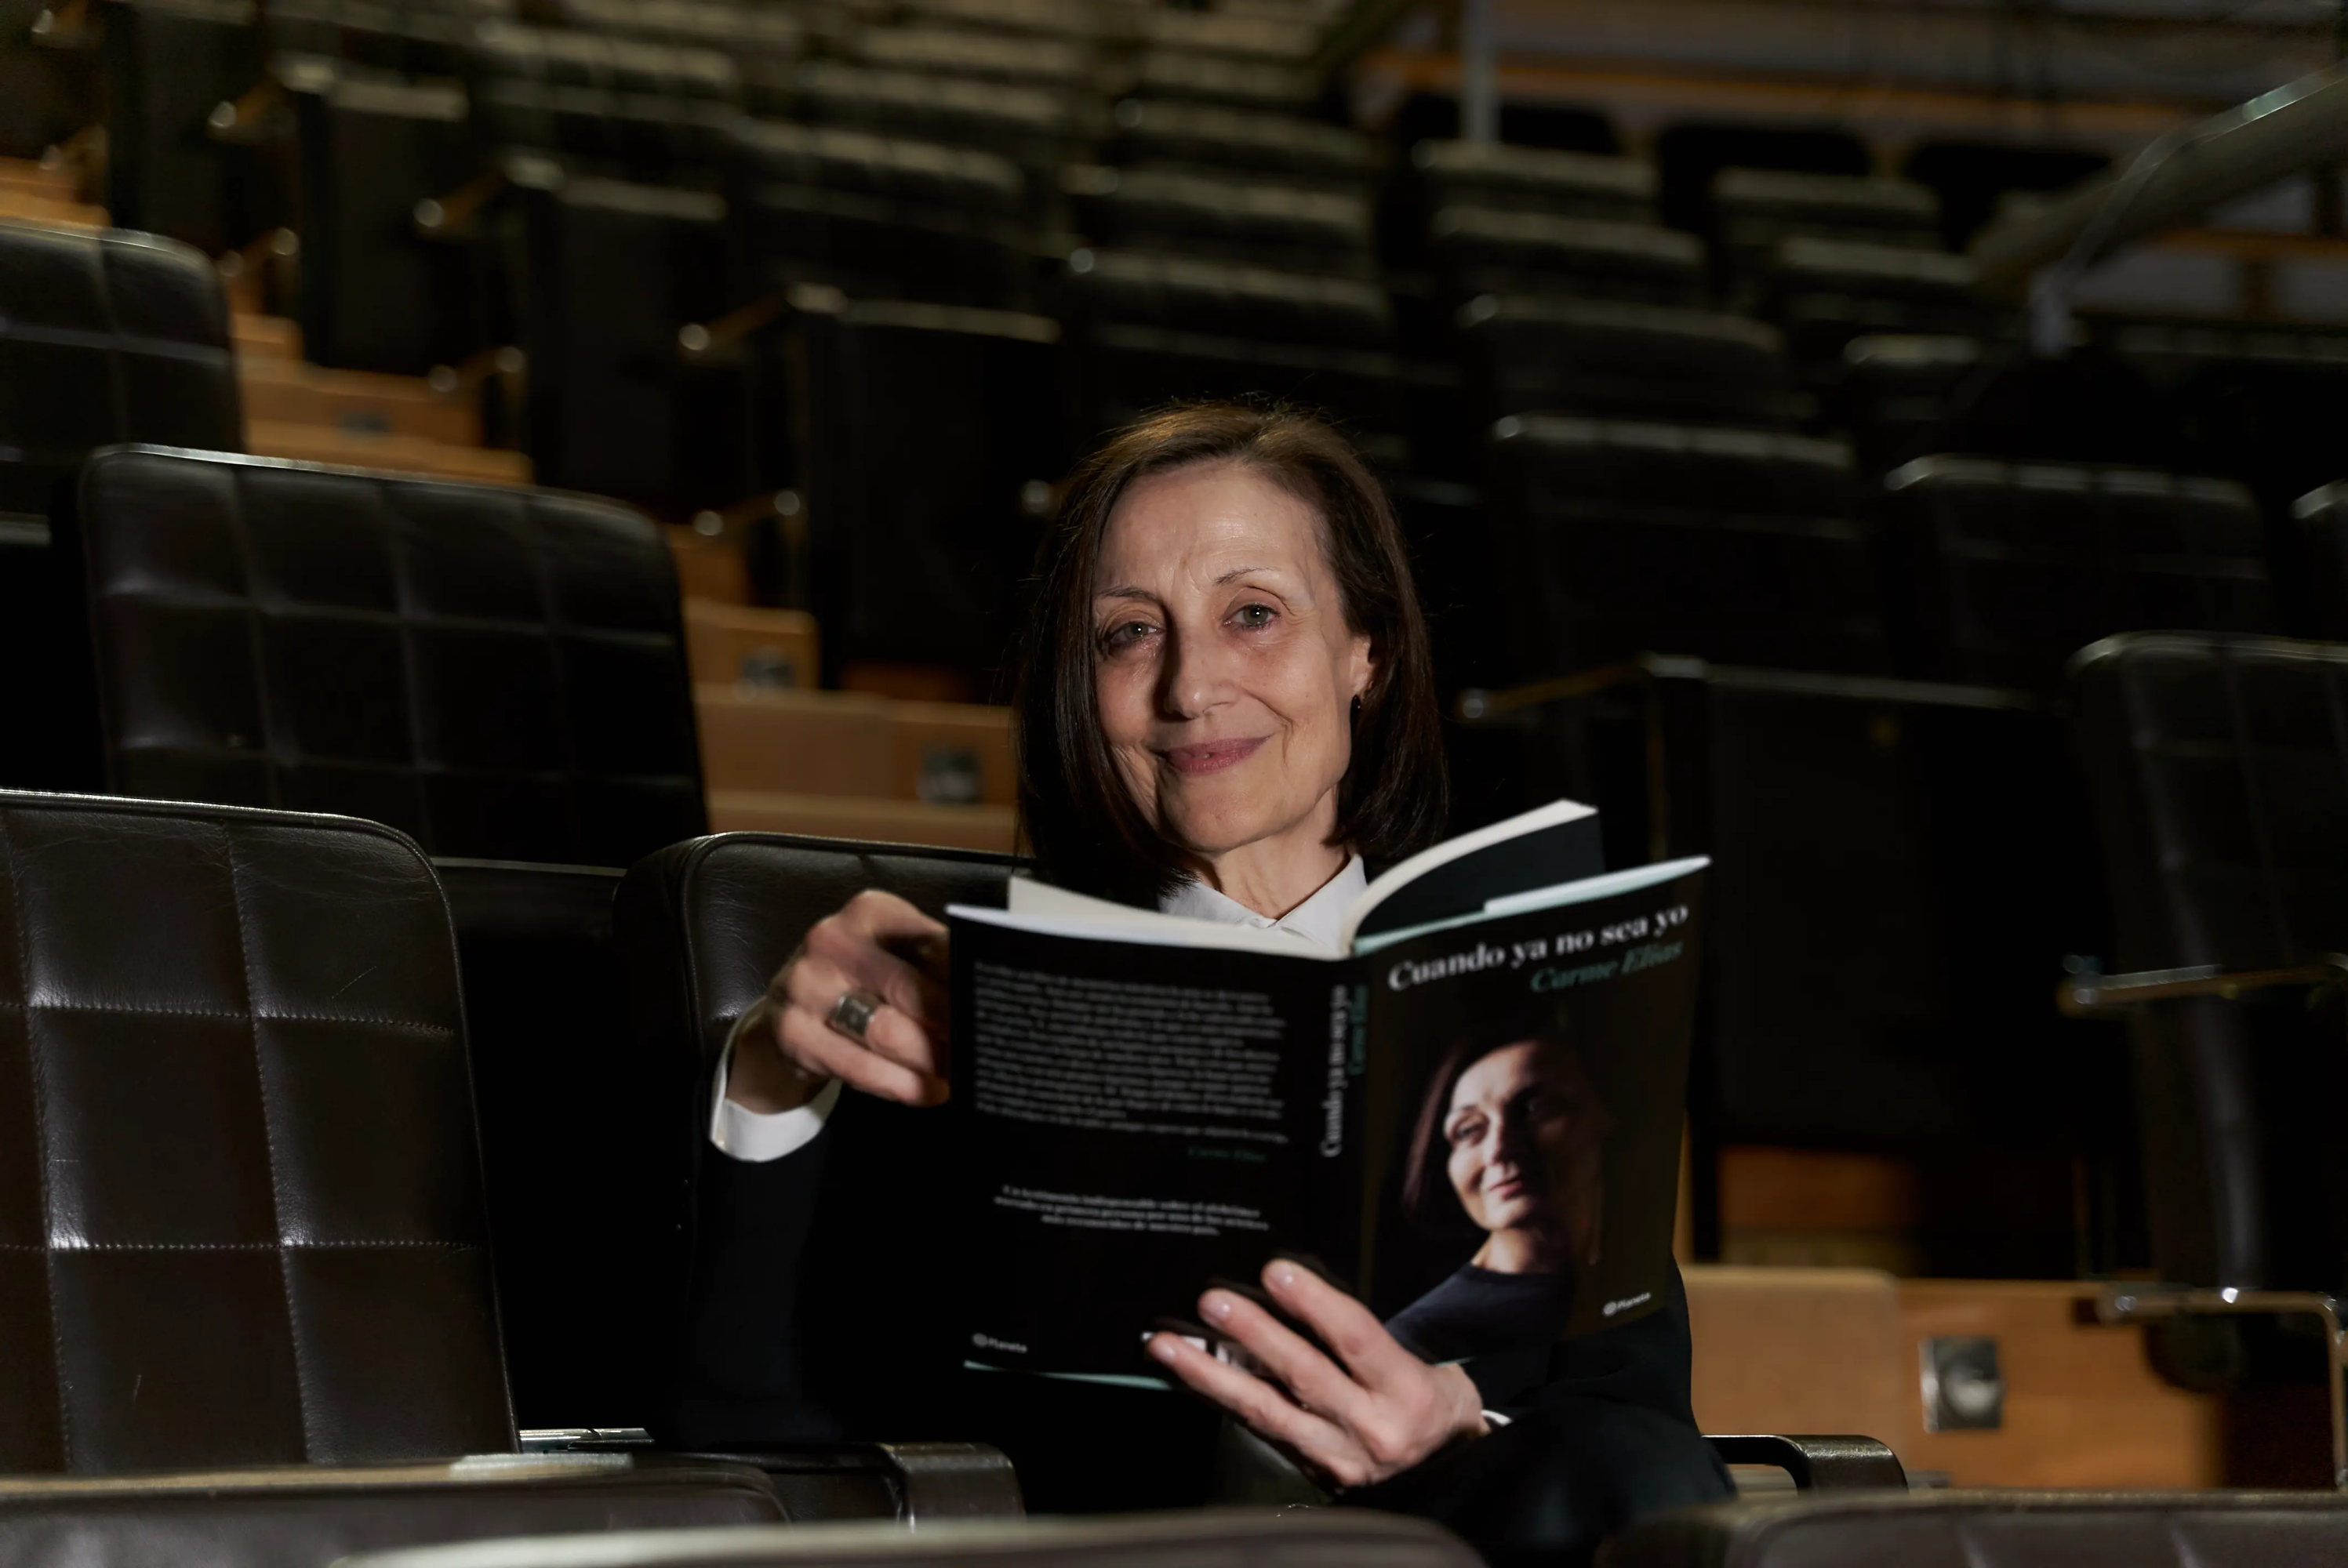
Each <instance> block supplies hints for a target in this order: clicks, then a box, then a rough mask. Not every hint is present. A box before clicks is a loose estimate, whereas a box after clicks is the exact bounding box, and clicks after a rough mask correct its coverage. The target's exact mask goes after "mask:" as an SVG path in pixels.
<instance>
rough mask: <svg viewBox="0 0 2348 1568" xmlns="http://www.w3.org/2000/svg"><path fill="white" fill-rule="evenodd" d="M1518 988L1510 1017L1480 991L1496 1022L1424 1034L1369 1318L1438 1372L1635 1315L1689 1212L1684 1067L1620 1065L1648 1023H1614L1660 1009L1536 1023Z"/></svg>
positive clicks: (1574, 1009)
mask: <svg viewBox="0 0 2348 1568" xmlns="http://www.w3.org/2000/svg"><path fill="white" fill-rule="evenodd" d="M1513 979H1514V980H1515V984H1514V985H1512V986H1509V987H1508V988H1507V989H1508V990H1509V991H1514V992H1515V993H1516V995H1515V997H1514V998H1512V1000H1514V1001H1515V1002H1516V1006H1515V1007H1514V1008H1510V1007H1508V1006H1505V1005H1494V1004H1495V1003H1498V1002H1500V1000H1501V998H1500V997H1497V996H1494V995H1493V991H1494V990H1495V989H1499V988H1496V987H1488V986H1477V987H1475V988H1474V989H1477V990H1479V991H1482V992H1483V995H1482V996H1480V997H1478V998H1476V1001H1477V1002H1479V1003H1482V1004H1483V1005H1482V1006H1480V1007H1478V1006H1474V1005H1468V1006H1463V1007H1461V1008H1460V1009H1459V1011H1458V1013H1456V1014H1454V1015H1453V1017H1454V1018H1455V1020H1457V1022H1456V1023H1455V1025H1454V1027H1453V1028H1451V1029H1449V1030H1443V1029H1441V1028H1440V1026H1438V1027H1437V1030H1435V1031H1433V1033H1432V1036H1431V1037H1430V1034H1429V1033H1428V1032H1426V1031H1425V1030H1422V1031H1420V1032H1419V1038H1418V1040H1416V1050H1413V1051H1412V1053H1411V1054H1412V1055H1413V1056H1414V1057H1415V1058H1417V1059H1418V1060H1417V1061H1416V1063H1415V1064H1414V1065H1416V1067H1417V1069H1418V1070H1417V1071H1416V1072H1414V1073H1409V1074H1406V1075H1405V1083H1406V1085H1407V1086H1408V1087H1407V1088H1406V1094H1407V1095H1408V1096H1409V1098H1408V1099H1407V1100H1406V1102H1405V1103H1406V1107H1407V1115H1406V1119H1397V1122H1396V1124H1395V1131H1396V1132H1397V1133H1398V1137H1397V1138H1396V1140H1395V1146H1394V1147H1393V1149H1392V1152H1391V1153H1390V1155H1389V1159H1388V1163H1387V1175H1386V1180H1385V1182H1384V1183H1383V1185H1384V1187H1385V1203H1384V1204H1381V1210H1382V1214H1381V1223H1380V1224H1379V1225H1378V1232H1379V1235H1378V1238H1377V1241H1376V1244H1375V1260H1376V1261H1375V1269H1374V1271H1373V1272H1374V1278H1375V1287H1374V1292H1373V1294H1374V1297H1375V1299H1374V1301H1373V1306H1374V1307H1375V1309H1376V1310H1377V1311H1378V1312H1379V1314H1380V1316H1381V1317H1383V1318H1384V1319H1385V1324H1386V1327H1387V1328H1388V1329H1389V1330H1390V1331H1391V1332H1392V1333H1393V1334H1394V1336H1395V1338H1396V1339H1398V1340H1399V1341H1401V1342H1402V1344H1404V1345H1405V1346H1406V1347H1407V1348H1410V1349H1411V1350H1412V1351H1414V1352H1415V1353H1416V1354H1417V1355H1418V1356H1420V1357H1422V1358H1425V1359H1426V1360H1429V1361H1455V1360H1462V1359H1466V1358H1472V1357H1477V1356H1484V1355H1489V1354H1492V1353H1494V1352H1496V1351H1502V1350H1509V1349H1515V1348H1522V1347H1526V1346H1529V1345H1539V1344H1544V1343H1547V1342H1550V1341H1552V1340H1555V1339H1558V1338H1560V1337H1563V1336H1565V1335H1567V1334H1569V1333H1578V1332H1586V1331H1587V1330H1589V1329H1591V1328H1593V1327H1601V1326H1603V1325H1605V1324H1607V1323H1609V1322H1612V1321H1615V1320H1617V1318H1618V1316H1621V1315H1626V1314H1627V1315H1631V1316H1635V1315H1636V1314H1637V1312H1638V1311H1639V1310H1640V1309H1643V1308H1645V1307H1648V1306H1649V1305H1650V1304H1651V1303H1652V1301H1653V1300H1654V1299H1656V1298H1657V1295H1658V1293H1659V1291H1660V1287H1661V1286H1662V1283H1663V1268H1664V1266H1665V1265H1666V1261H1667V1252H1661V1253H1659V1251H1658V1248H1657V1247H1656V1245H1654V1244H1655V1239H1656V1238H1657V1237H1658V1236H1662V1237H1665V1238H1667V1237H1668V1235H1669V1226H1670V1219H1669V1207H1670V1204H1672V1203H1673V1200H1674V1198H1675V1195H1676V1194H1675V1185H1676V1181H1675V1179H1676V1176H1677V1170H1676V1168H1675V1165H1676V1161H1675V1155H1676V1153H1677V1146H1678V1130H1677V1126H1676V1122H1677V1118H1678V1115H1679V1110H1680V1091H1681V1084H1682V1082H1683V1078H1682V1071H1683V1064H1682V1061H1680V1060H1676V1059H1675V1057H1674V1053H1671V1052H1667V1051H1660V1050H1659V1051H1655V1052H1653V1053H1649V1052H1646V1051H1643V1050H1638V1049H1636V1046H1635V1044H1633V1045H1632V1049H1629V1050H1623V1049H1622V1043H1627V1042H1625V1040H1624V1037H1625V1035H1626V1034H1627V1035H1628V1036H1629V1040H1630V1041H1637V1040H1639V1039H1640V1037H1641V1036H1642V1035H1643V1034H1644V1033H1645V1032H1646V1031H1645V1030H1643V1029H1642V1028H1640V1027H1639V1025H1640V1024H1643V1023H1645V1022H1647V1021H1648V1020H1638V1021H1637V1022H1636V1023H1633V1022H1632V1020H1631V1019H1629V1018H1624V1017H1621V1016H1616V1017H1612V1018H1609V1017H1606V1016H1604V1015H1607V1014H1619V1013H1620V1012H1635V1009H1638V1008H1639V1006H1640V1004H1641V1003H1642V1002H1652V1000H1653V997H1652V993H1650V994H1648V995H1644V996H1637V997H1633V996H1630V995H1624V994H1622V992H1620V991H1616V992H1614V993H1613V994H1608V990H1609V989H1604V988H1601V989H1592V990H1591V991H1586V992H1583V993H1581V994H1580V995H1578V996H1575V997H1573V998H1572V999H1570V1001H1561V1000H1559V999H1543V1002H1542V1004H1537V1005H1534V1006H1527V1005H1526V1002H1527V1000H1528V999H1526V998H1524V995H1523V990H1522V987H1523V984H1524V981H1523V977H1522V976H1517V977H1513ZM1628 989H1637V990H1640V991H1644V990H1645V989H1646V988H1643V987H1636V988H1628ZM1503 994H1505V992H1504V993H1503ZM1458 1000H1461V1001H1463V1002H1464V1001H1466V999H1465V998H1460V999H1458ZM1487 1009H1488V1010H1487ZM1423 1016H1424V1015H1423ZM1469 1020H1473V1021H1472V1022H1471V1021H1469ZM1427 1021H1432V1020H1427ZM1625 1024H1631V1027H1630V1028H1629V1029H1628V1030H1625V1029H1624V1027H1623V1026H1624V1025H1625ZM1592 1041H1596V1042H1616V1049H1615V1050H1612V1051H1611V1052H1610V1051H1606V1050H1598V1049H1594V1048H1593V1047H1592V1045H1591V1043H1590V1042H1592ZM1665 1151H1668V1152H1669V1156H1668V1157H1674V1158H1673V1164H1672V1165H1671V1166H1664V1165H1663V1159H1664V1158H1665V1157H1667V1156H1666V1155H1665V1154H1664V1152H1665ZM1633 1167H1637V1168H1633ZM1666 1246H1667V1243H1666ZM1610 1308H1611V1310H1610Z"/></svg>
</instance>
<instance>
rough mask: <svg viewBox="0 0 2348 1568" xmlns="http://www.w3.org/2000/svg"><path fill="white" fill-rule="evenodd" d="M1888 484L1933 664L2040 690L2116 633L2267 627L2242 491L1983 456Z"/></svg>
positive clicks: (2259, 551)
mask: <svg viewBox="0 0 2348 1568" xmlns="http://www.w3.org/2000/svg"><path fill="white" fill-rule="evenodd" d="M1883 484H1884V488H1885V491H1886V509H1887V516H1886V525H1885V526H1886V528H1887V530H1888V538H1887V542H1888V543H1889V544H1890V545H1891V546H1892V547H1893V548H1894V551H1895V553H1896V554H1897V555H1898V557H1899V558H1900V559H1903V560H1905V561H1907V562H1908V563H1910V571H1911V575H1912V580H1913V581H1914V583H1915V585H1916V592H1917V596H1918V607H1917V608H1918V615H1917V637H1918V641H1919V644H1920V646H1919V648H1918V650H1917V653H1918V656H1919V657H1920V658H1921V661H1923V663H1924V665H1925V667H1926V669H1927V670H1928V671H1929V672H1930V673H1932V674H1936V675H1940V676H1942V677H1945V678H1947V679H1950V680H1958V681H1977V682H1982V683H1984V684H1988V685H1996V686H2023V687H2029V688H2033V689H2037V690H2045V689H2047V688H2049V687H2052V686H2053V685H2055V683H2056V682H2057V681H2058V680H2059V678H2060V672H2061V671H2062V669H2063V664H2064V661H2065V660H2066V659H2068V658H2069V657H2070V656H2071V654H2072V653H2073V652H2074V651H2076V650H2077V649H2079V648H2081V647H2083V646H2085V644H2087V643H2089V642H2092V641H2095V640H2096V638H2098V637H2105V636H2108V635H2110V634H2112V633H2114V632H2118V631H2137V630H2156V629H2171V630H2209V631H2269V630H2274V629H2275V620H2274V609H2273V604H2272V600H2271V597H2270V595H2269V592H2268V587H2267V569H2266V542H2265V532H2264V529H2263V528H2262V527H2261V525H2260V521H2259V513H2258V508H2257V507H2256V506H2255V505H2253V504H2252V502H2251V499H2250V492H2248V491H2247V490H2245V489H2243V488H2242V487H2240V486H2239V485H2235V484H2232V483H2230V482H2228V481H2226V480H2222V479H2188V478H2178V477H2174V476H2171V475H2168V474H2161V473H2153V472H2148V471H2143V470H2137V469H2127V468H2085V467H2072V466H2058V465H2055V464H2019V463H2002V462H1997V461H1993V460H1992V459H1989V458H1982V457H1921V458H1918V459H1917V460H1916V461H1915V462H1913V463H1910V464H1908V465H1907V466H1904V467H1901V468H1899V469H1897V470H1895V471H1894V472H1892V473H1891V474H1890V475H1888V476H1886V477H1885V478H1884V481H1883Z"/></svg>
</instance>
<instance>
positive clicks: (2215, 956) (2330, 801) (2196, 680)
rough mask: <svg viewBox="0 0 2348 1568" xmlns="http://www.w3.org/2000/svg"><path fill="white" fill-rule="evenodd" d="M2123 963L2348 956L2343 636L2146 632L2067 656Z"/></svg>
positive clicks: (2236, 966) (2279, 961)
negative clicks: (2295, 638)
mask: <svg viewBox="0 0 2348 1568" xmlns="http://www.w3.org/2000/svg"><path fill="white" fill-rule="evenodd" d="M2070 689H2071V700H2072V702H2073V709H2074V713H2075V719H2074V724H2075V732H2076V738H2077V744H2078V747H2079V754H2080V760H2081V762H2082V763H2083V764H2085V767H2086V770H2087V777H2088V782H2089V784H2090V785H2091V786H2092V787H2093V789H2094V791H2095V794H2096V807H2097V814H2098V816H2099V818H2100V820H2101V823H2102V829H2103V838H2104V850H2105V859H2106V864H2107V865H2108V866H2109V867H2110V870H2111V876H2112V893H2113V899H2112V902H2113V907H2114V912H2115V914H2116V917H2117V920H2118V927H2117V931H2116V938H2117V943H2118V950H2117V951H2116V953H2115V954H2114V955H2113V958H2114V959H2115V961H2116V964H2117V965H2118V967H2119V968H2124V969H2132V970H2133V969H2168V968H2188V967H2191V966H2195V965H2203V964H2214V965H2217V966H2218V967H2219V968H2225V969H2230V970H2250V969H2269V968H2288V967H2291V966H2292V965H2297V964H2305V963H2312V962H2314V961H2317V960H2318V959H2320V958H2322V955H2324V954H2326V953H2339V952H2348V832H2343V827H2342V825H2343V823H2348V764H2343V761H2342V753H2341V752H2340V749H2339V747H2340V739H2339V730H2338V725H2339V723H2340V720H2339V715H2340V714H2341V713H2342V712H2348V647H2341V646H2338V645H2335V644H2330V643H2319V642H2287V641H2281V640H2280V639H2271V638H2248V637H2217V636H2190V635H2185V634H2173V633H2163V632H2143V633H2137V634H2135V635H2131V636H2126V637H2113V638H2109V639H2106V641H2102V642H2098V643H2096V644H2095V645H2094V646H2093V647H2091V648H2088V649H2086V650H2085V651H2082V652H2081V654H2080V655H2079V657H2078V658H2077V659H2076V660H2075V661H2074V662H2073V664H2072V666H2071V687H2070Z"/></svg>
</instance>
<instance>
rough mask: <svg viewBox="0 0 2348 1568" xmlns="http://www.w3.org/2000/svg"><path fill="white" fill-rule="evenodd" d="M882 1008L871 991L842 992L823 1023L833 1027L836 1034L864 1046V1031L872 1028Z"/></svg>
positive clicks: (877, 998) (878, 999)
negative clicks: (874, 1015)
mask: <svg viewBox="0 0 2348 1568" xmlns="http://www.w3.org/2000/svg"><path fill="white" fill-rule="evenodd" d="M881 1006H882V1003H881V1000H880V998H879V997H877V996H875V995H873V994H872V993H871V992H870V991H864V990H847V991H842V992H840V993H839V1000H838V1001H836V1002H834V1003H832V1004H831V1011H829V1013H826V1014H825V1015H824V1020H823V1021H824V1022H825V1023H827V1024H829V1025H830V1026H831V1029H832V1031H833V1032H834V1033H836V1034H844V1035H846V1036H847V1037H848V1038H849V1039H850V1040H854V1041H855V1042H856V1043H857V1044H859V1045H862V1044H863V1043H864V1042H865V1041H864V1031H865V1030H868V1029H870V1028H871V1027H872V1015H873V1014H875V1013H877V1012H879V1011H880V1009H881Z"/></svg>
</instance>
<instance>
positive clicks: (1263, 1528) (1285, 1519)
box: [347, 1509, 1478, 1568]
mask: <svg viewBox="0 0 2348 1568" xmlns="http://www.w3.org/2000/svg"><path fill="white" fill-rule="evenodd" d="M853 1563H870V1564H873V1565H874V1568H1109V1565H1111V1564H1115V1565H1116V1568H1195V1565H1197V1564H1200V1563H1218V1564H1225V1565H1228V1568H1325V1565H1329V1564H1335V1563H1348V1564H1360V1565H1363V1568H1369V1565H1372V1564H1375V1568H1477V1564H1478V1558H1477V1556H1476V1554H1475V1553H1473V1552H1472V1551H1470V1550H1468V1547H1467V1545H1466V1544H1465V1543H1464V1542H1461V1541H1460V1540H1459V1539H1458V1538H1457V1536H1454V1535H1452V1534H1450V1533H1449V1532H1447V1531H1445V1530H1443V1529H1442V1528H1440V1527H1439V1526H1437V1525H1434V1524H1430V1523H1427V1522H1426V1521H1424V1520H1417V1519H1404V1518H1399V1517H1396V1516H1395V1515H1393V1514H1380V1513H1371V1512H1366V1511H1361V1510H1335V1509H1313V1510H1296V1511H1291V1512H1285V1513H1274V1512H1271V1511H1269V1510H1248V1511H1245V1512H1241V1511H1236V1510H1234V1511H1216V1512H1190V1513H1180V1514H1159V1515H1139V1516H1134V1517H1128V1518H1124V1519H1115V1520H1098V1521H1095V1520H1072V1519H1053V1520H1034V1521H1023V1522H1018V1523H1015V1524H1014V1523H1000V1524H998V1523H986V1524H976V1523H973V1524H947V1525H940V1526H935V1527H928V1528H923V1529H922V1530H920V1531H919V1532H905V1531H896V1530H891V1529H888V1528H886V1527H868V1526H861V1525H844V1526H834V1527H830V1528H816V1529H807V1528H798V1529H792V1530H687V1531H668V1532H662V1533H660V1534H656V1535H654V1534H630V1533H620V1534H612V1535H604V1536H598V1537H588V1536H572V1537H570V1538H568V1539H541V1540H535V1541H530V1540H521V1541H499V1542H480V1543H479V1544H477V1545H472V1546H466V1547H456V1548H443V1549H418V1550H413V1551H404V1552H384V1553H370V1554H368V1555H366V1556H363V1557H356V1558H354V1559H352V1560H351V1562H350V1563H348V1564H347V1568H720V1565H721V1564H724V1565H728V1568H758V1565H760V1564H773V1565H774V1568H833V1565H835V1564H836V1565H838V1568H848V1565H850V1564H853Z"/></svg>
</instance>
